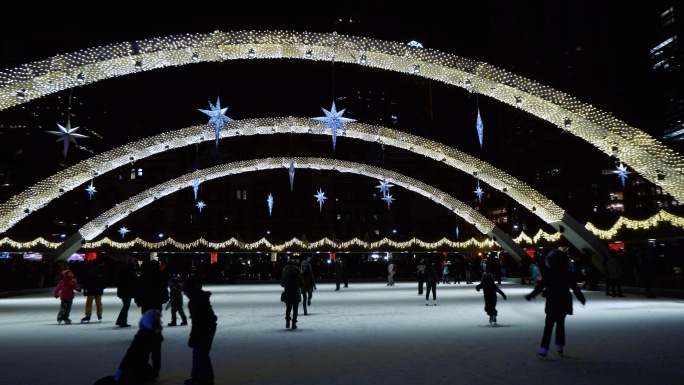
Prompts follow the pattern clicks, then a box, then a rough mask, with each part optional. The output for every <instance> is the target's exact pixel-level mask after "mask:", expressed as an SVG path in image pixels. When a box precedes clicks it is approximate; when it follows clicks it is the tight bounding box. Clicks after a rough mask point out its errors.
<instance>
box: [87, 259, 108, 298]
mask: <svg viewBox="0 0 684 385" xmlns="http://www.w3.org/2000/svg"><path fill="white" fill-rule="evenodd" d="M106 286H107V285H106V282H105V277H104V272H103V271H102V267H99V266H98V267H96V268H95V269H93V270H91V271H90V272H88V276H87V277H86V279H85V283H84V284H83V287H82V288H83V295H88V296H91V295H92V296H96V295H102V294H103V293H104V289H105V287H106Z"/></svg>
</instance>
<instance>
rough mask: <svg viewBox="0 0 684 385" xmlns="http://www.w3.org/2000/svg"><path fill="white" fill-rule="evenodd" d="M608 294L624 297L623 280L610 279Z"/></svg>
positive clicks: (607, 284)
mask: <svg viewBox="0 0 684 385" xmlns="http://www.w3.org/2000/svg"><path fill="white" fill-rule="evenodd" d="M606 295H611V296H613V297H616V296H617V297H624V295H622V281H621V280H620V279H609V280H608V282H607V283H606Z"/></svg>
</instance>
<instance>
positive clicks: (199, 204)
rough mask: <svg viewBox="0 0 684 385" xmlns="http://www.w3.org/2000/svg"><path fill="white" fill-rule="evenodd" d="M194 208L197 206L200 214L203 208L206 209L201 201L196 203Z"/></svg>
mask: <svg viewBox="0 0 684 385" xmlns="http://www.w3.org/2000/svg"><path fill="white" fill-rule="evenodd" d="M195 206H197V208H198V209H199V211H200V212H202V209H203V208H205V207H207V205H206V204H205V203H204V202H202V201H199V202H197V204H196V205H195Z"/></svg>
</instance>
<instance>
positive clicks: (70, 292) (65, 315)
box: [53, 270, 81, 325]
mask: <svg viewBox="0 0 684 385" xmlns="http://www.w3.org/2000/svg"><path fill="white" fill-rule="evenodd" d="M74 291H81V288H80V287H79V286H78V283H77V282H76V277H75V276H74V273H73V272H72V271H71V270H64V271H63V272H62V279H61V280H60V281H59V283H58V284H57V287H55V292H54V293H53V294H54V296H55V298H59V299H60V300H61V304H60V305H59V313H57V323H58V324H61V323H62V321H64V323H65V324H67V325H68V324H70V323H71V320H70V319H69V314H71V305H72V304H73V303H74V296H75V293H74Z"/></svg>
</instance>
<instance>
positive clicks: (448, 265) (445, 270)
mask: <svg viewBox="0 0 684 385" xmlns="http://www.w3.org/2000/svg"><path fill="white" fill-rule="evenodd" d="M449 269H451V261H447V262H446V263H445V264H444V266H442V283H448V284H451V282H449V278H450V275H451V271H450V270H449Z"/></svg>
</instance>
